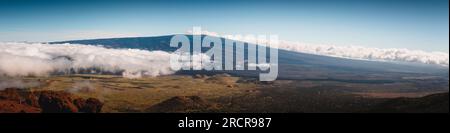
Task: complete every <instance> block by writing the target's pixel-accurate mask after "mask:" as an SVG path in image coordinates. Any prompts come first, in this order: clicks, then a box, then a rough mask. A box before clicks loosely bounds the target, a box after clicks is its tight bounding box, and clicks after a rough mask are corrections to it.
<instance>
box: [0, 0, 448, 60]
mask: <svg viewBox="0 0 450 133" xmlns="http://www.w3.org/2000/svg"><path fill="white" fill-rule="evenodd" d="M448 5H449V1H448V0H339V1H337V0H298V1H293V0H291V1H286V0H285V1H282V0H281V1H280V0H278V1H275V0H274V1H269V0H262V1H261V0H260V1H256V0H254V1H252V0H242V1H234V0H228V1H206V0H204V1H200V0H197V1H187V0H185V1H181V0H168V1H167V0H165V1H162V0H160V1H133V0H131V1H130V0H129V1H113V0H93V1H92V0H91V1H87V0H72V1H50V0H35V1H31V0H0V41H59V40H68V39H84V38H97V37H116V36H155V35H167V34H174V33H185V32H186V31H188V30H190V29H191V28H192V26H201V27H202V28H203V29H204V30H208V31H213V32H218V33H219V34H277V35H279V37H280V39H282V40H289V41H300V42H308V43H325V44H336V45H360V46H368V47H376V48H408V49H417V50H425V51H441V52H446V53H448V51H449V37H448V36H449V7H448Z"/></svg>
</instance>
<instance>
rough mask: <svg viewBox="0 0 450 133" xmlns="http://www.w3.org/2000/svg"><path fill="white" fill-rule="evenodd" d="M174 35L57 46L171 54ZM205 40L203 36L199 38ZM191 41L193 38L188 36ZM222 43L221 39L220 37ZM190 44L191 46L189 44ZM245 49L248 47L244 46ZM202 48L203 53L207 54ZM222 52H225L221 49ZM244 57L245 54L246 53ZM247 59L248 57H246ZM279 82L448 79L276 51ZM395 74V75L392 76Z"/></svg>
mask: <svg viewBox="0 0 450 133" xmlns="http://www.w3.org/2000/svg"><path fill="white" fill-rule="evenodd" d="M172 36H173V35H168V36H157V37H134V38H109V39H92V40H74V41H63V42H51V43H53V44H56V43H75V44H87V45H103V46H105V47H107V48H133V49H145V50H151V51H152V50H161V51H168V52H173V51H175V50H177V48H174V47H170V46H169V43H170V39H171V37H172ZM202 37H204V36H202ZM188 38H190V40H191V42H192V35H188ZM221 39H222V41H223V43H224V42H225V39H224V38H221ZM191 45H192V44H191ZM245 45H246V46H245V49H246V48H247V46H248V45H253V44H247V43H246V44H245ZM206 50H207V48H203V49H202V51H206ZM223 52H224V50H223ZM246 55H247V54H246ZM247 56H248V55H247ZM278 57H279V76H278V78H279V79H349V80H354V79H361V77H367V76H368V75H371V74H374V75H378V76H381V77H385V78H394V79H399V78H401V77H402V76H399V75H403V76H404V74H408V76H411V75H412V76H417V75H421V76H429V75H433V76H435V75H438V76H443V77H446V78H448V68H445V67H441V66H434V65H425V64H413V63H395V62H378V61H365V60H352V59H344V58H336V57H328V56H321V55H312V54H306V53H299V52H292V51H286V50H279V56H278ZM215 72H219V73H221V72H227V73H230V74H235V75H239V76H250V77H257V76H258V72H257V71H215ZM180 73H184V74H192V73H206V74H207V73H211V72H205V71H181V72H180ZM393 74H394V75H393Z"/></svg>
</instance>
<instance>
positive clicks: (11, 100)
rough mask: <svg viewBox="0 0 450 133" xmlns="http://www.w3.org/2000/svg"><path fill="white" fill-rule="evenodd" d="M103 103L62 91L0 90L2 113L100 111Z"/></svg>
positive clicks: (0, 109) (0, 111) (0, 110)
mask: <svg viewBox="0 0 450 133" xmlns="http://www.w3.org/2000/svg"><path fill="white" fill-rule="evenodd" d="M102 107H103V103H102V102H100V101H99V100H98V99H95V98H88V99H82V98H77V97H75V96H74V95H72V94H70V93H67V92H61V91H39V92H32V91H29V90H19V89H14V88H9V89H5V90H3V91H0V113H18V112H25V113H39V112H42V113H77V112H83V113H99V112H100V111H101V108H102Z"/></svg>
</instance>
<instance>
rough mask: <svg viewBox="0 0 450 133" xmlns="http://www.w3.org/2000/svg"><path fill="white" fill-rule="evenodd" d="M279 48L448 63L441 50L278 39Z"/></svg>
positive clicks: (446, 54) (315, 52)
mask: <svg viewBox="0 0 450 133" xmlns="http://www.w3.org/2000/svg"><path fill="white" fill-rule="evenodd" d="M279 48H280V49H285V50H289V51H295V52H302V53H310V54H317V55H325V56H333V57H341V58H350V59H363V60H374V61H399V62H414V63H423V64H432V65H440V66H448V65H449V54H448V53H443V52H425V51H421V50H409V49H397V48H390V49H381V48H369V47H361V46H335V45H314V44H306V43H299V42H289V41H280V44H279Z"/></svg>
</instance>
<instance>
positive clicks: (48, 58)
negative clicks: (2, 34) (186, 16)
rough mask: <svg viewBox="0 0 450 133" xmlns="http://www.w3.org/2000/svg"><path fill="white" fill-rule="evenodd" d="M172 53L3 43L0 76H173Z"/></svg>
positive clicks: (70, 45) (76, 45)
mask: <svg viewBox="0 0 450 133" xmlns="http://www.w3.org/2000/svg"><path fill="white" fill-rule="evenodd" d="M170 55H171V53H167V52H163V51H147V50H137V49H108V48H104V47H101V46H89V45H81V44H42V43H0V76H48V75H50V74H53V73H74V72H75V73H79V72H82V71H83V72H86V71H88V72H89V73H103V72H110V73H121V74H122V75H123V76H124V77H128V78H139V77H142V76H159V75H168V74H173V73H175V71H173V70H172V69H171V68H170V64H169V63H170V62H169V60H170Z"/></svg>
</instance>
